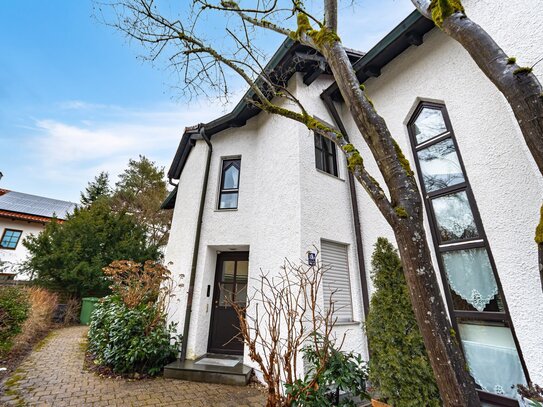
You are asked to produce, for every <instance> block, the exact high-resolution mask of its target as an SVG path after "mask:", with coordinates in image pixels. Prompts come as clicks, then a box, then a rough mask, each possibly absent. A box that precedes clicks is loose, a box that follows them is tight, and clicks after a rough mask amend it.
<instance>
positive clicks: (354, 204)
mask: <svg viewBox="0 0 543 407" xmlns="http://www.w3.org/2000/svg"><path fill="white" fill-rule="evenodd" d="M321 99H322V101H323V102H324V105H325V106H326V110H328V113H329V114H330V116H332V118H333V119H334V122H335V123H336V126H337V127H338V128H339V130H340V131H341V134H343V137H344V138H345V140H346V141H349V135H348V134H347V130H346V129H345V126H344V125H343V122H342V121H341V117H340V115H339V113H338V111H337V109H336V106H334V102H333V100H332V97H331V96H330V94H327V93H326V91H325V92H323V93H322V94H321ZM348 174H349V195H350V198H351V209H352V212H353V221H354V234H355V240H356V254H357V259H358V271H359V273H360V283H361V286H362V308H363V311H364V320H367V317H368V312H369V309H370V300H369V290H368V278H367V273H366V264H365V262H364V248H363V246H362V226H361V224H360V215H359V213H358V199H357V197H356V188H355V180H354V176H353V173H352V172H351V171H348Z"/></svg>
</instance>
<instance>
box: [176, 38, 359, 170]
mask: <svg viewBox="0 0 543 407" xmlns="http://www.w3.org/2000/svg"><path fill="white" fill-rule="evenodd" d="M314 52H315V51H313V50H311V49H310V48H309V47H306V46H303V45H301V44H300V43H298V42H295V41H293V40H292V39H290V38H286V39H285V41H283V43H282V44H281V45H280V47H279V49H278V50H277V51H276V52H275V54H274V55H273V57H272V58H271V59H270V61H269V62H268V64H266V67H265V68H264V71H265V72H271V73H272V74H273V73H274V72H278V75H281V74H284V78H282V80H283V81H288V80H289V79H290V78H291V76H292V75H293V74H294V73H295V72H297V71H300V70H302V69H306V68H307V67H308V66H309V68H308V69H309V72H307V73H306V74H307V76H308V77H313V78H316V76H318V75H314V74H313V71H318V70H319V69H320V65H319V63H318V60H317V59H315V58H310V57H309V58H307V60H306V61H300V60H298V61H297V59H298V57H299V55H303V54H304V53H314ZM348 54H349V58H350V59H351V61H352V62H353V63H354V62H355V61H357V60H359V59H360V57H361V56H362V55H363V53H361V52H359V51H355V50H351V49H349V50H348ZM321 73H326V71H325V72H321ZM256 83H257V84H258V85H261V84H262V81H260V80H257V82H256ZM254 98H255V93H254V91H253V90H252V89H249V90H248V91H247V92H246V93H245V94H244V95H243V97H242V98H241V100H240V101H239V102H238V103H237V105H236V106H235V107H234V109H233V110H232V111H231V112H230V113H227V114H225V115H224V116H221V117H219V118H218V119H215V120H213V121H210V122H209V123H205V124H200V125H198V126H196V127H192V128H189V129H188V130H185V133H184V134H183V137H182V138H181V142H180V143H179V147H178V148H177V152H176V154H175V157H174V159H173V162H172V165H171V166H170V169H169V170H168V177H169V178H170V179H179V177H180V175H181V172H182V171H183V168H184V166H185V163H186V160H187V158H188V155H189V153H190V150H191V149H192V147H193V146H194V143H195V140H196V139H198V138H200V137H199V131H200V129H201V128H202V127H203V128H204V129H205V133H206V136H208V137H210V138H211V137H212V136H213V135H214V134H217V133H219V132H221V131H223V130H226V129H228V128H232V127H241V126H244V125H245V124H246V123H247V120H249V119H251V118H253V117H254V116H256V115H257V114H258V113H260V109H258V108H257V107H255V106H254V105H253V104H251V103H249V102H248V101H249V100H252V99H254Z"/></svg>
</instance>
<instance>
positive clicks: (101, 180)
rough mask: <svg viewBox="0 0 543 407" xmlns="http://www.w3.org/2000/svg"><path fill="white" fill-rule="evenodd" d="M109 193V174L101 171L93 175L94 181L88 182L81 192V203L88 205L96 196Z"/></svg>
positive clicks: (108, 194)
mask: <svg viewBox="0 0 543 407" xmlns="http://www.w3.org/2000/svg"><path fill="white" fill-rule="evenodd" d="M110 195H111V188H110V186H109V174H108V173H107V172H105V171H102V172H101V173H100V174H98V176H96V177H94V181H91V182H89V183H88V185H87V187H86V188H85V192H81V204H82V205H84V206H89V205H91V204H92V203H93V202H94V201H96V200H97V199H98V198H100V197H104V196H106V197H107V196H110Z"/></svg>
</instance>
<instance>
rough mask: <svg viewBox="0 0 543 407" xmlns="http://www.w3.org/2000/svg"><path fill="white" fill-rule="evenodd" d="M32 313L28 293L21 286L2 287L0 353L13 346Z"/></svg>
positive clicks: (0, 292)
mask: <svg viewBox="0 0 543 407" xmlns="http://www.w3.org/2000/svg"><path fill="white" fill-rule="evenodd" d="M29 313H30V302H29V299H28V293H27V292H26V291H25V290H24V289H22V288H19V287H1V288H0V354H2V353H6V352H8V351H9V350H10V349H11V347H12V346H13V339H14V337H15V336H16V335H17V334H19V333H20V332H21V331H22V327H23V324H24V322H25V321H26V319H27V318H28V315H29Z"/></svg>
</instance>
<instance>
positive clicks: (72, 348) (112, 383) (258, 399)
mask: <svg viewBox="0 0 543 407" xmlns="http://www.w3.org/2000/svg"><path fill="white" fill-rule="evenodd" d="M86 331H87V327H81V326H76V327H70V328H62V329H59V330H57V331H55V332H54V333H53V334H52V335H51V336H50V337H49V339H48V340H46V341H45V343H44V344H43V345H42V346H39V347H38V348H37V349H36V350H34V351H33V352H32V353H31V354H30V355H29V356H28V357H27V358H26V359H25V361H24V362H23V363H22V364H21V366H20V367H19V368H18V369H17V371H16V372H14V373H13V374H12V375H11V377H10V378H9V379H8V380H7V381H6V382H5V386H4V388H3V393H0V405H5V406H51V407H61V406H144V407H147V406H191V407H198V406H217V407H229V406H232V407H234V406H236V407H237V406H249V407H256V406H263V405H264V404H265V398H264V396H263V394H262V392H261V391H260V390H258V389H256V388H252V387H238V386H227V385H220V384H207V383H195V382H187V381H183V380H172V379H164V378H162V377H158V378H156V379H149V380H138V381H128V380H124V379H109V378H101V377H99V376H97V375H95V374H93V373H91V372H88V371H86V370H84V369H83V346H82V344H83V343H84V341H85V339H84V335H85V333H86Z"/></svg>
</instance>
